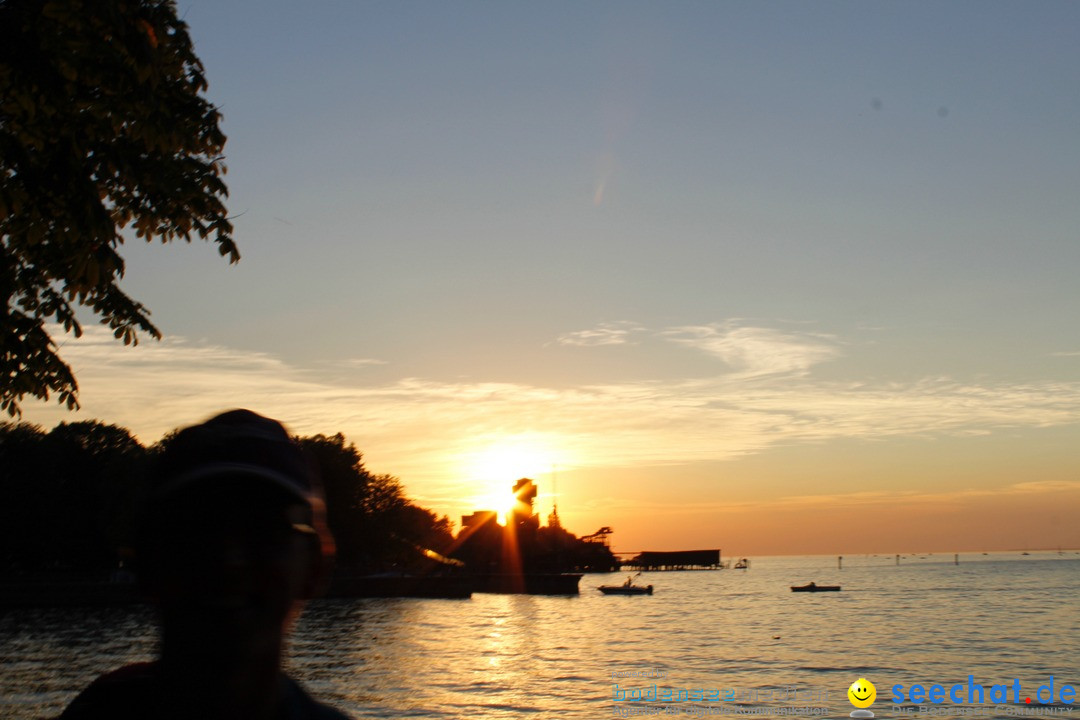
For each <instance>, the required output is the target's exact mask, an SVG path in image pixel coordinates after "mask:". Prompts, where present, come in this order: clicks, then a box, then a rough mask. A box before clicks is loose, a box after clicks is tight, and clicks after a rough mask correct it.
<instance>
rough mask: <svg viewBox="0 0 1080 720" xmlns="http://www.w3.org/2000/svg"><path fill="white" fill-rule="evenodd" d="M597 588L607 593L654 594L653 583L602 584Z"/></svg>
mask: <svg viewBox="0 0 1080 720" xmlns="http://www.w3.org/2000/svg"><path fill="white" fill-rule="evenodd" d="M596 589H597V590H599V591H600V592H602V593H604V594H605V595H652V585H646V586H645V587H642V586H640V585H601V586H600V587H598V588H596Z"/></svg>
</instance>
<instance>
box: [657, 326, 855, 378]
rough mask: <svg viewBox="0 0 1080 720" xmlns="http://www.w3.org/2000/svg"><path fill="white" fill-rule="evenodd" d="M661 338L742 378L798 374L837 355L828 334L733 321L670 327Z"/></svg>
mask: <svg viewBox="0 0 1080 720" xmlns="http://www.w3.org/2000/svg"><path fill="white" fill-rule="evenodd" d="M661 335H662V336H663V337H665V338H667V339H668V340H670V341H671V342H674V343H678V344H680V345H685V346H687V347H692V348H695V349H697V350H700V351H702V352H705V353H708V354H709V355H713V356H715V357H717V358H719V359H720V360H722V361H724V362H725V363H727V365H729V366H730V367H731V368H732V369H733V370H734V371H735V372H736V373H738V374H739V375H740V376H743V377H753V376H757V375H773V374H780V373H801V372H805V371H806V370H808V369H809V368H810V367H811V366H813V365H816V364H818V363H822V362H825V361H827V360H831V359H833V358H835V357H837V356H838V355H839V354H840V349H839V347H838V345H837V341H836V338H835V337H833V336H831V335H825V334H820V333H806V332H791V331H786V332H785V331H780V330H774V329H771V328H762V327H742V326H739V325H738V324H736V323H734V322H727V323H722V324H711V325H688V326H684V327H673V328H670V329H668V330H665V331H663V332H662V333H661Z"/></svg>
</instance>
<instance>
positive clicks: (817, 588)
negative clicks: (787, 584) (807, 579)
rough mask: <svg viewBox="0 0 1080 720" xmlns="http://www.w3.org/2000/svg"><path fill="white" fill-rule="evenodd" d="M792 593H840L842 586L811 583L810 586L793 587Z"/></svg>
mask: <svg viewBox="0 0 1080 720" xmlns="http://www.w3.org/2000/svg"><path fill="white" fill-rule="evenodd" d="M791 592H840V586H839V585H818V584H817V583H810V584H808V585H792V586H791Z"/></svg>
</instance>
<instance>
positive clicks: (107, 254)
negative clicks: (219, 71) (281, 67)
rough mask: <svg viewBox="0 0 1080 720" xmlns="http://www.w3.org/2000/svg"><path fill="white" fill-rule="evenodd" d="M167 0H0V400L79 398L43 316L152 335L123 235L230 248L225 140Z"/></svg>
mask: <svg viewBox="0 0 1080 720" xmlns="http://www.w3.org/2000/svg"><path fill="white" fill-rule="evenodd" d="M206 88H207V82H206V78H205V75H204V70H203V66H202V64H201V62H200V61H199V59H198V58H197V57H196V56H195V53H194V50H193V48H192V43H191V38H190V37H189V36H188V32H187V26H186V24H185V23H183V22H182V21H181V20H180V19H179V18H178V17H177V15H176V6H175V4H174V3H173V2H172V1H171V0H107V1H106V0H93V1H90V0H87V1H85V2H83V1H81V0H0V237H2V239H3V245H2V248H0V410H6V411H7V413H8V414H9V415H13V416H14V415H18V414H19V412H20V410H19V402H20V401H21V400H22V398H23V397H25V396H26V395H31V396H33V397H37V398H41V399H48V397H49V394H50V393H55V394H56V395H57V396H58V399H59V401H60V403H62V404H64V405H66V406H67V407H69V408H75V407H77V406H78V399H77V391H78V387H77V384H76V381H75V377H74V375H73V374H72V372H71V369H70V368H69V367H68V366H67V364H66V363H64V362H63V360H61V359H60V357H59V355H58V354H57V346H56V344H55V342H54V341H53V340H52V338H51V337H50V336H49V334H48V332H47V330H46V327H45V323H46V322H48V321H55V322H56V323H58V324H60V325H61V326H62V327H63V328H64V330H65V332H71V333H73V334H74V335H75V336H76V337H77V336H79V335H80V334H81V328H80V324H79V320H78V319H77V317H76V308H77V306H80V305H81V306H85V307H87V308H89V309H90V310H92V311H93V313H94V314H96V315H97V316H98V317H99V318H100V320H101V322H102V323H103V324H105V325H108V327H109V328H110V329H111V330H112V331H113V334H114V335H115V336H116V338H118V339H120V340H122V341H123V342H124V344H125V345H127V344H134V343H136V342H137V333H139V332H142V333H146V334H148V335H150V336H151V337H153V338H160V337H161V334H160V332H159V331H158V330H157V328H156V327H154V325H153V324H152V323H151V322H150V319H149V315H150V312H149V310H148V309H147V308H146V307H144V306H143V305H142V304H140V303H139V302H137V301H135V300H134V299H132V298H130V297H128V295H126V294H125V293H124V292H123V291H121V289H120V287H119V285H118V283H119V280H120V279H121V278H122V277H123V275H124V261H123V259H122V258H121V256H120V254H119V252H118V249H119V247H120V245H122V244H123V242H124V236H123V234H122V232H123V231H124V230H125V229H130V230H133V231H134V233H135V236H136V237H140V238H145V239H146V240H147V241H148V242H149V241H152V240H153V239H154V238H157V239H160V240H161V241H162V242H169V241H171V240H174V239H178V238H179V239H183V240H185V241H188V242H190V241H191V240H192V237H193V236H197V237H199V238H201V239H208V238H212V239H213V241H214V242H216V243H217V245H218V250H219V252H220V253H221V254H222V255H224V256H227V257H228V258H229V260H230V262H235V261H236V260H238V259H239V257H240V256H239V253H238V251H237V249H236V246H235V244H234V243H233V240H232V237H231V234H232V225H231V223H230V222H229V219H228V217H227V215H226V211H225V206H224V203H223V199H224V198H225V197H226V196H227V194H228V192H227V189H226V187H225V184H224V182H223V180H222V177H221V176H222V175H223V174H224V173H225V170H226V168H225V165H224V163H223V162H222V161H223V157H222V154H221V153H222V149H223V148H224V145H225V136H224V135H223V134H222V132H221V130H220V128H219V127H218V124H219V121H220V119H221V116H220V114H219V113H218V111H217V109H216V108H214V106H212V105H211V104H210V103H209V102H207V101H206V99H205V98H203V97H202V96H201V95H202V93H204V92H205V91H206Z"/></svg>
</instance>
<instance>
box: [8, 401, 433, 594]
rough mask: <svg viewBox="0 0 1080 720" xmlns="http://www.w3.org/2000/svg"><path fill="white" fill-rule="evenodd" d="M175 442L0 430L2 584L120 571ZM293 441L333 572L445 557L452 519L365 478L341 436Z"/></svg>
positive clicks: (98, 427) (89, 426)
mask: <svg viewBox="0 0 1080 720" xmlns="http://www.w3.org/2000/svg"><path fill="white" fill-rule="evenodd" d="M174 435H175V433H169V434H167V435H165V436H164V437H163V438H162V439H161V440H160V441H158V442H157V443H155V444H153V445H151V446H149V447H146V446H143V445H142V444H141V443H140V442H139V441H138V440H137V439H136V438H135V437H133V436H132V434H131V432H130V431H129V430H127V429H126V428H122V427H119V426H117V425H110V424H107V423H103V422H99V421H86V422H74V423H64V422H62V423H60V424H59V425H57V426H56V427H55V428H53V429H52V430H49V431H45V430H44V429H42V428H41V427H39V426H37V425H32V424H28V423H18V424H13V423H3V424H0V567H2V568H3V569H4V572H5V574H6V575H7V576H8V577H9V578H11V577H30V576H34V575H41V574H54V573H56V574H70V575H81V576H86V577H102V576H108V574H110V573H115V572H116V571H117V570H118V569H122V568H124V567H126V566H127V565H128V564H129V563H130V560H131V559H132V556H133V550H132V548H133V545H134V539H135V531H136V525H137V520H138V512H139V507H140V504H141V502H142V498H143V493H144V492H145V491H146V489H147V487H148V482H149V477H150V472H151V471H152V467H153V461H154V458H155V456H156V455H157V454H158V453H160V452H161V451H162V450H163V449H164V448H165V447H167V446H168V444H169V442H170V440H171V439H172V438H173V437H174ZM297 440H298V441H299V443H300V444H301V446H302V447H303V448H304V450H305V451H306V452H307V453H308V455H309V456H310V457H311V458H312V459H313V460H314V462H315V463H316V464H317V466H318V468H319V471H320V473H321V476H322V481H323V486H324V490H325V493H326V501H327V503H326V504H327V521H328V524H329V525H330V530H331V532H332V533H333V535H334V538H335V540H336V542H337V565H338V567H339V568H341V569H343V570H347V571H348V570H352V571H356V572H380V571H385V570H390V569H396V568H404V567H406V566H408V565H409V564H410V563H412V562H413V561H414V560H415V558H416V556H417V548H418V547H422V548H432V549H435V550H443V549H446V548H449V547H450V545H451V542H452V540H453V536H452V524H451V522H450V519H449V518H447V517H446V516H443V517H442V518H439V517H438V516H437V515H436V514H435V513H434V512H432V511H430V510H427V509H425V508H422V507H420V506H419V505H417V504H415V503H413V502H412V501H411V500H409V499H408V498H407V497H406V496H405V492H404V489H403V488H402V486H401V482H400V480H398V478H396V477H394V476H392V475H376V474H373V473H371V472H369V471H368V470H367V469H366V468H365V467H364V463H363V456H362V454H361V453H360V451H359V450H357V448H356V446H355V445H354V444H352V443H348V442H347V441H346V440H345V437H344V436H343V435H342V434H341V433H338V434H335V435H312V436H310V437H298V438H297Z"/></svg>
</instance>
